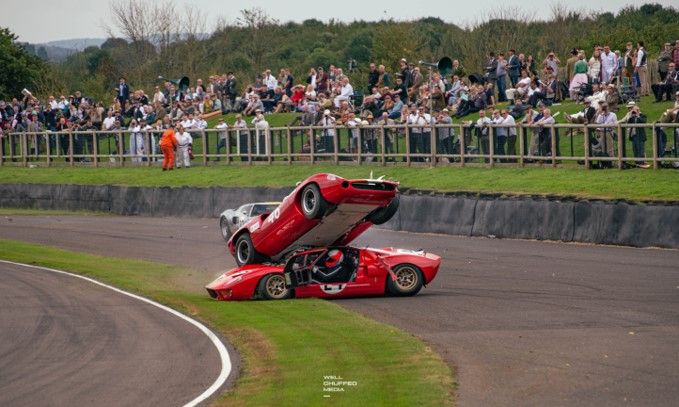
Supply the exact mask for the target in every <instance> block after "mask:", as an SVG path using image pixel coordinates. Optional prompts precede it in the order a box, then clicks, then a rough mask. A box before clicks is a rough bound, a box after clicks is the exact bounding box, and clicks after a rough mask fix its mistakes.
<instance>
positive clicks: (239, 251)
mask: <svg viewBox="0 0 679 407" xmlns="http://www.w3.org/2000/svg"><path fill="white" fill-rule="evenodd" d="M234 257H235V258H236V264H238V265H239V266H242V265H245V264H251V263H255V262H256V261H257V258H258V256H257V252H256V251H255V247H254V245H253V244H252V239H250V234H249V233H243V234H242V235H240V236H238V240H236V255H235V256H234Z"/></svg>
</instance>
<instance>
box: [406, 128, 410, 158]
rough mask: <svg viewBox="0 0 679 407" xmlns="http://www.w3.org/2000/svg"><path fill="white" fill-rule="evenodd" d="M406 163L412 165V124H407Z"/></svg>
mask: <svg viewBox="0 0 679 407" xmlns="http://www.w3.org/2000/svg"><path fill="white" fill-rule="evenodd" d="M405 134H406V164H407V165H408V167H410V126H408V125H407V124H406V133H405Z"/></svg>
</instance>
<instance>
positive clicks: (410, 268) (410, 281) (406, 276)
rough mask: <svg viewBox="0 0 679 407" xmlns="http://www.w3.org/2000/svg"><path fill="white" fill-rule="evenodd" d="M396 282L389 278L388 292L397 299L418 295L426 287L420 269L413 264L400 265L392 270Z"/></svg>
mask: <svg viewBox="0 0 679 407" xmlns="http://www.w3.org/2000/svg"><path fill="white" fill-rule="evenodd" d="M392 271H393V272H394V274H395V275H396V281H393V280H392V279H391V276H390V275H389V276H387V292H388V293H389V294H391V295H393V296H397V297H408V296H412V295H415V294H417V293H418V292H420V290H421V289H422V286H423V285H424V278H423V276H422V271H420V269H419V267H417V266H415V265H413V264H399V265H398V266H396V267H394V269H393V270H392Z"/></svg>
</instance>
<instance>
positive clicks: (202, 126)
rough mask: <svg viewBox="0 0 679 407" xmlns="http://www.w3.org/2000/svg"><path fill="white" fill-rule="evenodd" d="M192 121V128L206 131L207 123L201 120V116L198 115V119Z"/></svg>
mask: <svg viewBox="0 0 679 407" xmlns="http://www.w3.org/2000/svg"><path fill="white" fill-rule="evenodd" d="M194 121H195V123H194V127H195V128H196V129H200V130H204V129H207V121H205V119H203V116H202V115H199V116H198V118H196V119H195V120H194Z"/></svg>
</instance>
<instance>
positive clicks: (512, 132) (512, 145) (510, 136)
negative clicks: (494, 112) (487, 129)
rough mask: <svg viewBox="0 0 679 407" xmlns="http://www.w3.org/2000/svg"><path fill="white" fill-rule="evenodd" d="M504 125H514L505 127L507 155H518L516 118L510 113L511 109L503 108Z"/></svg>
mask: <svg viewBox="0 0 679 407" xmlns="http://www.w3.org/2000/svg"><path fill="white" fill-rule="evenodd" d="M500 114H501V116H502V123H501V124H502V125H505V126H512V127H505V130H506V131H507V155H516V120H514V117H513V116H512V115H511V114H509V111H507V110H502V112H501V113H500Z"/></svg>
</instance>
